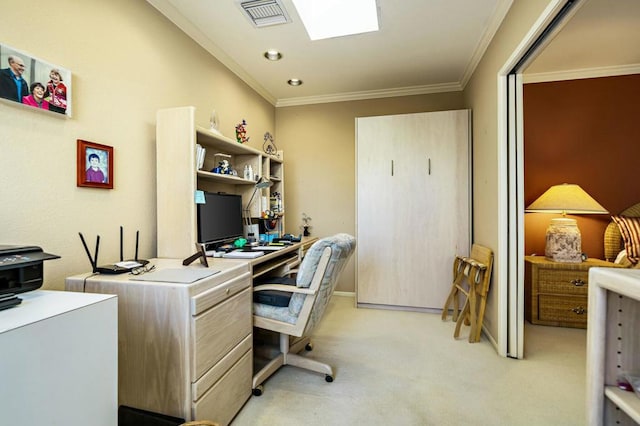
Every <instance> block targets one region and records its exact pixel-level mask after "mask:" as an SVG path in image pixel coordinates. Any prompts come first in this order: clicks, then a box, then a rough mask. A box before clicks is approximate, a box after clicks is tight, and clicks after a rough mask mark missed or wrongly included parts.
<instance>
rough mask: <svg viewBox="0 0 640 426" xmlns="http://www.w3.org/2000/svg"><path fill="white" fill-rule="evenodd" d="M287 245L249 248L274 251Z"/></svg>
mask: <svg viewBox="0 0 640 426" xmlns="http://www.w3.org/2000/svg"><path fill="white" fill-rule="evenodd" d="M285 247H287V246H255V247H251V250H260V251H262V250H264V251H274V250H282V249H283V248H285Z"/></svg>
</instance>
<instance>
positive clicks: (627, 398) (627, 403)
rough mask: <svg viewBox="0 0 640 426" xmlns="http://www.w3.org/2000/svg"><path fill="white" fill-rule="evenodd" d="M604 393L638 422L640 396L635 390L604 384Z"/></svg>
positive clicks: (639, 420)
mask: <svg viewBox="0 0 640 426" xmlns="http://www.w3.org/2000/svg"><path fill="white" fill-rule="evenodd" d="M604 394H605V396H606V397H607V398H609V400H610V401H611V402H613V403H614V404H615V405H616V406H617V407H618V408H620V409H621V410H622V411H624V412H625V413H626V414H627V415H628V416H629V417H631V418H632V419H633V421H635V422H636V423H640V398H638V396H637V395H636V394H635V392H629V391H625V390H622V389H620V388H618V387H616V386H605V388H604Z"/></svg>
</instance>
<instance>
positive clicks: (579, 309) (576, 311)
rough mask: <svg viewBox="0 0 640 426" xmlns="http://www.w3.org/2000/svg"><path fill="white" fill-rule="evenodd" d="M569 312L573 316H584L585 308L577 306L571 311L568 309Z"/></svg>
mask: <svg viewBox="0 0 640 426" xmlns="http://www.w3.org/2000/svg"><path fill="white" fill-rule="evenodd" d="M569 310H570V311H571V312H573V313H574V314H578V315H584V314H585V313H586V312H587V310H586V309H585V308H583V307H582V306H578V307H576V308H573V309H569Z"/></svg>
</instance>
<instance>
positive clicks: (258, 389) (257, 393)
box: [251, 385, 263, 396]
mask: <svg viewBox="0 0 640 426" xmlns="http://www.w3.org/2000/svg"><path fill="white" fill-rule="evenodd" d="M262 389H263V388H262V385H260V386H258V387H256V388H255V389H253V390H252V391H251V393H252V394H253V396H260V395H262Z"/></svg>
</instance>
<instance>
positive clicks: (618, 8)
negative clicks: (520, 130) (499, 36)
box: [524, 0, 640, 82]
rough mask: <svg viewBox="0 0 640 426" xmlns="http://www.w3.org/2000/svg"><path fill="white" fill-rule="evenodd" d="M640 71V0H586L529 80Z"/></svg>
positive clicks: (528, 74) (529, 71) (542, 55)
mask: <svg viewBox="0 0 640 426" xmlns="http://www.w3.org/2000/svg"><path fill="white" fill-rule="evenodd" d="M637 73H640V0H588V1H583V2H582V3H581V4H580V7H579V8H578V9H577V11H576V12H575V15H574V16H572V17H571V19H570V20H569V21H568V23H567V24H566V25H565V26H564V27H562V29H561V30H560V32H559V33H558V34H557V35H556V36H555V37H554V38H553V40H552V41H551V42H550V43H549V44H548V45H547V46H545V48H544V50H543V51H542V53H540V55H539V56H538V57H537V58H536V59H535V61H534V62H532V63H531V64H530V65H529V67H528V68H527V69H526V70H525V72H524V74H525V82H535V81H549V80H566V79H575V78H588V77H601V76H606V75H624V74H637Z"/></svg>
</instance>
